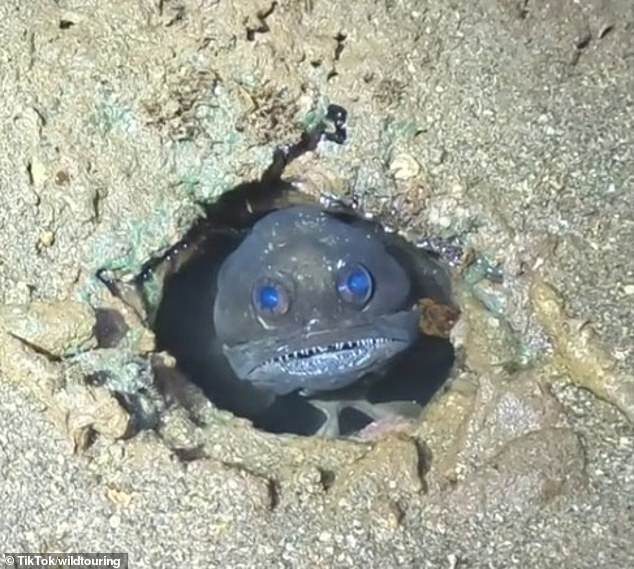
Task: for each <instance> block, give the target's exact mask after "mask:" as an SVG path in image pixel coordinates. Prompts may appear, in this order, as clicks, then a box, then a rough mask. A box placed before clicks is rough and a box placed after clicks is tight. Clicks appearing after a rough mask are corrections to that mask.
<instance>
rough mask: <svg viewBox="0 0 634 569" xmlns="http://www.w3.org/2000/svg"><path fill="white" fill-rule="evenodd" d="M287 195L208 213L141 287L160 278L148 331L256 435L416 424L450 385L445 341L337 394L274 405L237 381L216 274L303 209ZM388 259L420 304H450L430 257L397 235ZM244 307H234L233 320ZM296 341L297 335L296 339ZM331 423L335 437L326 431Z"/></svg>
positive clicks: (154, 264)
mask: <svg viewBox="0 0 634 569" xmlns="http://www.w3.org/2000/svg"><path fill="white" fill-rule="evenodd" d="M305 199H306V198H305V197H303V196H302V195H301V194H299V193H298V192H297V190H295V189H294V188H292V187H291V186H290V185H288V184H286V183H283V182H279V183H277V184H274V185H273V186H271V185H270V184H267V185H266V186H264V185H263V184H260V183H249V184H245V185H244V186H241V187H239V188H237V189H236V190H234V191H232V192H229V193H228V194H226V195H225V196H224V197H223V198H222V199H221V200H219V202H217V203H216V204H215V205H213V206H211V207H209V208H208V211H207V216H206V218H205V219H203V220H200V222H199V223H197V224H196V225H195V226H194V227H193V228H192V230H191V231H190V233H189V234H188V235H187V236H186V238H185V239H184V241H183V242H181V243H180V244H178V245H177V246H176V247H174V248H173V249H172V250H171V251H170V252H169V253H168V254H167V255H165V256H164V257H162V258H161V259H156V260H153V261H151V262H150V263H148V265H147V267H146V269H145V271H144V272H143V274H142V275H140V277H139V282H140V283H141V284H142V281H143V280H147V279H148V278H149V276H151V275H152V274H153V273H154V274H159V273H161V274H163V275H164V285H163V294H162V300H161V302H160V304H159V306H158V308H157V310H156V314H155V318H154V330H155V332H156V336H157V341H158V347H159V349H161V350H167V351H168V352H170V353H171V354H172V355H173V356H174V357H175V358H176V360H177V363H178V366H179V368H180V370H181V371H183V372H184V373H185V374H186V376H187V377H188V378H189V379H190V380H191V381H193V382H194V383H195V384H197V385H198V386H199V387H200V388H201V389H202V390H203V392H204V393H205V395H206V397H208V398H209V399H210V400H211V401H212V402H213V403H214V404H215V405H216V406H218V407H219V408H222V409H225V410H228V411H231V412H232V413H234V414H236V415H238V416H241V417H245V418H247V419H250V420H251V421H252V422H253V424H254V426H255V427H256V428H259V429H262V430H265V431H268V432H271V433H278V434H279V433H294V434H297V435H313V434H325V436H348V435H352V434H354V433H356V432H358V431H359V430H361V429H363V428H364V427H365V426H366V425H368V424H369V423H371V422H373V421H375V420H380V418H378V417H379V415H373V416H371V415H372V413H371V412H370V413H368V412H367V409H370V410H373V409H377V410H381V411H382V412H387V413H396V414H397V415H400V414H401V409H402V410H403V415H405V416H407V417H408V418H415V417H413V416H412V414H415V415H417V414H418V413H419V412H420V410H421V409H422V407H423V406H424V405H425V404H426V403H427V402H428V401H429V400H430V398H431V397H432V396H433V395H434V393H436V392H437V391H438V390H439V389H440V388H441V386H442V385H443V383H444V382H445V381H446V379H447V377H448V376H449V373H450V370H451V368H452V365H453V361H454V351H453V347H452V346H451V343H450V342H449V340H448V339H446V338H440V337H434V336H430V335H427V334H425V333H422V332H421V333H420V334H419V336H418V338H417V340H416V341H415V342H414V343H413V344H412V345H411V346H410V347H409V348H408V349H407V350H405V351H403V352H401V353H400V354H399V355H398V356H396V357H394V358H393V359H392V360H390V363H389V365H388V366H387V368H386V370H385V371H383V370H381V372H376V373H374V372H372V373H369V374H368V375H366V376H363V377H362V378H360V379H359V380H358V381H356V382H355V383H353V384H352V385H348V386H346V387H345V388H343V389H338V390H333V391H323V392H319V393H316V394H301V393H300V392H299V391H294V392H291V393H289V394H285V395H278V396H273V397H271V395H270V394H269V393H267V392H264V391H262V390H260V389H258V388H256V387H254V385H253V383H251V382H249V381H246V380H241V379H238V378H237V377H236V374H235V373H234V371H233V369H232V367H231V365H230V364H229V362H228V360H227V358H226V357H225V355H224V353H223V350H222V346H220V345H219V343H218V341H217V338H216V333H215V329H214V322H213V314H214V312H213V305H214V300H215V297H216V294H217V276H218V270H219V268H220V266H221V265H222V263H223V261H224V260H225V259H226V258H227V257H228V255H229V254H230V253H231V252H232V251H234V250H236V248H238V247H239V246H240V244H241V243H242V240H243V239H244V236H245V234H246V233H248V231H249V230H250V228H251V227H252V226H253V224H254V223H255V222H256V221H257V220H258V219H260V218H262V217H263V216H265V215H266V214H268V213H270V212H271V211H274V210H277V209H279V208H284V207H287V206H289V205H293V204H295V203H297V202H298V201H300V202H301V201H302V200H305ZM328 212H329V213H330V214H331V215H333V216H336V217H337V218H338V219H340V220H343V221H345V222H353V221H358V222H363V223H368V224H371V225H372V226H376V224H375V223H374V222H369V221H367V220H363V219H361V218H360V216H358V215H357V213H356V212H354V211H351V210H349V209H345V208H339V209H337V208H335V209H334V210H332V211H330V210H329V211H328ZM384 239H385V241H384V245H385V249H386V251H387V252H388V254H389V255H391V256H393V257H394V258H395V259H397V261H398V263H400V264H401V266H403V267H404V268H405V269H406V272H407V273H408V275H409V277H410V278H411V282H412V288H413V289H415V291H416V294H417V295H418V296H419V297H420V298H423V297H424V298H428V299H429V298H432V299H433V300H434V301H435V302H439V303H445V304H447V305H450V304H451V292H450V286H449V277H448V275H447V273H446V270H445V269H444V268H443V267H442V266H441V265H440V264H439V263H438V261H436V260H434V259H433V258H432V257H429V256H425V254H424V253H423V252H421V251H420V250H418V249H416V248H415V247H414V245H412V244H410V243H407V242H405V241H403V240H402V239H401V238H399V237H396V236H394V235H388V234H385V235H384ZM243 310H244V307H240V306H236V307H235V314H236V318H239V317H240V313H241V312H242V311H243ZM298 333H300V334H301V329H300V330H298ZM333 414H336V415H337V418H338V426H337V429H336V431H332V430H331V431H328V430H326V431H324V430H323V429H324V425H326V424H327V423H328V421H330V420H331V419H332V415H333Z"/></svg>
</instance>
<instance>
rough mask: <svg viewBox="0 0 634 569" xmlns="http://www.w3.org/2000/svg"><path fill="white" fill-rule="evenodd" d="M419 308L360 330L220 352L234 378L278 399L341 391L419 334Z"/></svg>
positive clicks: (275, 340) (269, 340) (261, 342)
mask: <svg viewBox="0 0 634 569" xmlns="http://www.w3.org/2000/svg"><path fill="white" fill-rule="evenodd" d="M418 319H419V312H418V310H417V309H411V310H407V311H402V312H397V313H395V314H390V315H385V316H381V317H379V318H377V319H376V320H375V321H373V322H371V323H366V324H363V325H359V326H344V327H342V328H339V329H336V330H322V331H319V332H311V333H306V334H304V335H303V336H302V335H301V334H300V337H299V339H297V338H291V339H284V338H266V339H264V340H256V341H252V342H248V343H245V344H240V345H238V346H233V347H229V346H224V353H225V355H226V356H227V359H228V360H229V363H230V364H231V367H232V368H233V370H234V372H235V373H236V375H237V376H238V378H240V379H243V380H246V381H250V382H252V383H254V384H257V385H260V386H262V387H265V388H268V389H271V390H273V391H274V392H275V393H277V394H278V395H284V394H286V393H290V392H292V391H296V390H301V392H302V393H303V394H311V393H314V392H318V391H326V390H333V389H339V388H341V387H345V386H347V385H350V384H351V383H353V382H354V381H356V380H357V379H359V378H360V377H362V376H363V375H366V374H367V373H370V372H371V371H375V370H378V369H380V368H381V367H383V365H384V364H385V363H386V362H388V361H389V360H390V359H392V358H393V357H394V356H396V355H397V354H398V353H400V352H402V351H403V350H405V349H406V348H407V347H409V346H410V345H411V344H412V343H413V342H414V340H415V339H416V337H417V335H418Z"/></svg>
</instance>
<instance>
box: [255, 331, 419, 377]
mask: <svg viewBox="0 0 634 569" xmlns="http://www.w3.org/2000/svg"><path fill="white" fill-rule="evenodd" d="M408 344H409V342H408V341H407V339H403V338H387V337H370V338H361V339H359V340H348V341H345V342H335V343H331V344H325V345H323V344H322V345H319V344H318V345H314V346H309V347H306V348H302V349H298V350H294V351H288V352H286V353H283V354H281V355H277V356H274V357H272V358H270V359H268V360H266V361H265V362H263V363H262V364H260V366H257V367H256V368H254V369H253V370H252V372H251V374H257V373H258V372H261V371H264V369H258V368H272V369H271V371H275V368H277V369H279V370H281V371H284V373H288V374H290V375H297V376H315V375H323V374H328V373H342V372H344V373H345V372H347V371H349V370H353V369H359V368H363V367H364V366H366V365H367V364H368V363H369V362H370V360H372V359H374V358H376V356H377V355H384V356H385V357H390V355H391V354H392V353H398V352H400V351H401V350H402V349H403V348H405V347H406V346H407V345H408Z"/></svg>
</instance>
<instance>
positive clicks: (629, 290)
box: [623, 284, 634, 296]
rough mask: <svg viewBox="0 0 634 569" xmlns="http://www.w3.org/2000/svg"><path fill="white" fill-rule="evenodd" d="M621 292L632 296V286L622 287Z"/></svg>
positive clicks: (633, 290) (633, 285) (633, 289)
mask: <svg viewBox="0 0 634 569" xmlns="http://www.w3.org/2000/svg"><path fill="white" fill-rule="evenodd" d="M623 292H624V293H625V294H627V295H628V296H632V295H634V284H628V285H625V286H624V287H623Z"/></svg>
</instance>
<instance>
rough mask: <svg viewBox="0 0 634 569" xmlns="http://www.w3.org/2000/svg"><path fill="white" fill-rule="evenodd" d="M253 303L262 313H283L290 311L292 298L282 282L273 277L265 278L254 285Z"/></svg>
mask: <svg viewBox="0 0 634 569" xmlns="http://www.w3.org/2000/svg"><path fill="white" fill-rule="evenodd" d="M253 304H254V306H255V308H256V310H257V311H258V312H260V313H262V314H266V315H281V314H286V313H287V312H288V308H289V306H290V298H289V294H288V291H287V289H286V287H284V285H283V284H282V283H280V282H277V281H275V280H273V279H263V280H260V281H258V282H257V283H256V284H255V286H254V287H253Z"/></svg>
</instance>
